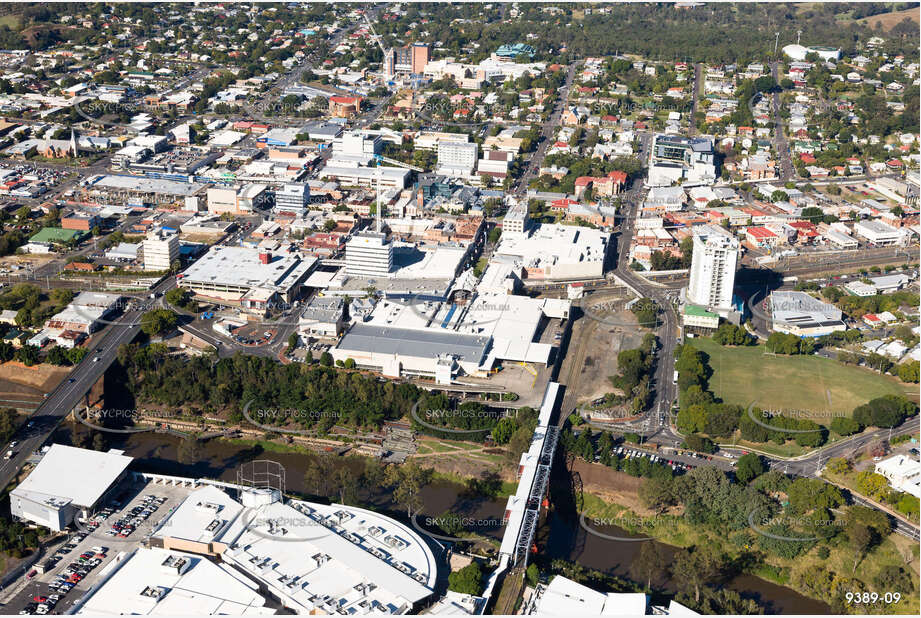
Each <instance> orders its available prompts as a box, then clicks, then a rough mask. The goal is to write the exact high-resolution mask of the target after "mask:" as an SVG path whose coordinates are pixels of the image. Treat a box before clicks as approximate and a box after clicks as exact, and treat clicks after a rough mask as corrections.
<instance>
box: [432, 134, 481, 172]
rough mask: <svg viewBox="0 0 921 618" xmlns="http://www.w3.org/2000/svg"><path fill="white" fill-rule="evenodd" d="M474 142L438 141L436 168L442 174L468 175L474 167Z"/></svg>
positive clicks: (475, 150)
mask: <svg viewBox="0 0 921 618" xmlns="http://www.w3.org/2000/svg"><path fill="white" fill-rule="evenodd" d="M478 150H479V146H477V144H476V142H468V143H463V142H447V141H444V142H438V170H437V172H436V173H437V174H439V175H442V176H469V175H470V174H472V173H473V170H474V168H475V167H476V160H477V152H478Z"/></svg>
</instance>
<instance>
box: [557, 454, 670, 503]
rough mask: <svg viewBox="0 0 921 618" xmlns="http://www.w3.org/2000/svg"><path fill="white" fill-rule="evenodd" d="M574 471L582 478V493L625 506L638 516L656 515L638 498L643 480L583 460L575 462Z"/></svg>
mask: <svg viewBox="0 0 921 618" xmlns="http://www.w3.org/2000/svg"><path fill="white" fill-rule="evenodd" d="M573 470H575V471H576V472H578V473H579V476H581V477H582V491H584V492H585V493H589V494H593V495H595V496H598V497H599V498H601V499H602V500H604V501H605V502H613V503H615V504H619V505H621V506H625V507H627V508H629V509H630V510H631V511H633V512H634V513H636V514H637V515H641V516H644V517H645V516H651V515H654V514H655V513H653V512H652V511H650V510H649V509H647V508H645V507H644V506H643V505H642V503H641V502H640V499H639V497H637V491H638V490H639V488H640V485H642V484H643V479H641V478H637V477H635V476H630V475H629V474H626V473H624V472H617V471H615V470H612V469H610V468H608V467H607V466H602V465H601V464H594V463H592V464H590V463H587V462H585V461H583V460H581V459H576V460H575V462H573Z"/></svg>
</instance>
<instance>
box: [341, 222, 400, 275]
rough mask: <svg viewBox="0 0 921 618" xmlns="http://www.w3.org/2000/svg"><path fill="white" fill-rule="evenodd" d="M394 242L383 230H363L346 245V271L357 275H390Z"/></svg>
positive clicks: (348, 273)
mask: <svg viewBox="0 0 921 618" xmlns="http://www.w3.org/2000/svg"><path fill="white" fill-rule="evenodd" d="M392 268H393V244H392V243H391V242H390V239H388V238H387V234H384V233H383V232H361V233H359V234H355V235H354V236H352V238H351V240H349V241H348V243H346V245H345V273H346V274H347V275H353V276H357V277H389V276H390V271H391V270H392Z"/></svg>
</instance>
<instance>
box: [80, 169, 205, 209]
mask: <svg viewBox="0 0 921 618" xmlns="http://www.w3.org/2000/svg"><path fill="white" fill-rule="evenodd" d="M88 188H89V189H90V190H98V191H103V192H112V193H115V194H127V195H129V196H131V199H138V200H140V201H143V202H145V203H170V202H176V201H182V200H184V199H185V198H186V197H191V196H193V195H198V194H200V193H201V192H202V191H203V190H204V188H205V185H203V184H200V183H195V182H178V181H175V180H165V179H162V178H147V177H141V176H114V175H110V176H100V177H98V178H96V179H95V180H91V181H90V183H89V185H88Z"/></svg>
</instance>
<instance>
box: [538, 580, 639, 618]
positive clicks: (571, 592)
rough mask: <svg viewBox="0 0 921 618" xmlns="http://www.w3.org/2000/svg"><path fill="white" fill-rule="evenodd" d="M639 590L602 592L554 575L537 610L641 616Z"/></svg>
mask: <svg viewBox="0 0 921 618" xmlns="http://www.w3.org/2000/svg"><path fill="white" fill-rule="evenodd" d="M646 604H647V598H646V595H645V594H644V593H642V592H629V593H614V592H610V593H607V594H605V593H603V592H597V591H595V590H592V589H591V588H589V587H588V586H583V585H582V584H579V583H576V582H574V581H572V580H571V579H566V578H565V577H563V576H562V575H557V576H556V577H554V578H553V581H551V582H550V585H548V586H547V588H546V590H544V593H543V595H542V596H541V598H540V599H539V600H538V602H537V607H536V612H535V613H537V614H540V615H548V616H643V615H645V614H646Z"/></svg>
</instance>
